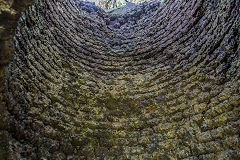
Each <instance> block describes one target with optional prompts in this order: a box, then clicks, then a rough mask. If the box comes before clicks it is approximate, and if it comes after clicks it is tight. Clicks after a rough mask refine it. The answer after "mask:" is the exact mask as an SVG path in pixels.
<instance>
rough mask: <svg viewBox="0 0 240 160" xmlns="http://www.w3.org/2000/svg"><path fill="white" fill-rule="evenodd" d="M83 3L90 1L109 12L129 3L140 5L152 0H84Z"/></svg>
mask: <svg viewBox="0 0 240 160" xmlns="http://www.w3.org/2000/svg"><path fill="white" fill-rule="evenodd" d="M82 1H89V2H92V3H95V5H97V6H99V7H100V8H102V9H104V10H109V9H113V8H118V7H122V6H124V5H126V4H127V3H134V4H136V5H138V4H140V3H144V2H147V1H152V0H82Z"/></svg>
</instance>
